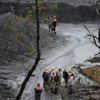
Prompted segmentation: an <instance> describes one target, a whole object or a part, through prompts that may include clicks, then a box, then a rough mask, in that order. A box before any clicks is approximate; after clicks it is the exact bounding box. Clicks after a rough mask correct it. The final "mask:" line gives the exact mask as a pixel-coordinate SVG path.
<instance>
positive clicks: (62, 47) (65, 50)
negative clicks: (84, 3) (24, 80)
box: [22, 24, 97, 100]
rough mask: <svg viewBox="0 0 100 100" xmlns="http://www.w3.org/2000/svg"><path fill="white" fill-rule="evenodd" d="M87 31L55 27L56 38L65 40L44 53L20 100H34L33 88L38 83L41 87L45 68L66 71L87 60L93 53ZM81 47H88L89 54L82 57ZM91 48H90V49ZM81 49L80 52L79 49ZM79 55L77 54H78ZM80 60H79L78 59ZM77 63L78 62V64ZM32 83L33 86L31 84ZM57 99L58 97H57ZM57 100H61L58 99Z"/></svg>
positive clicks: (45, 96)
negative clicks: (59, 67) (59, 37)
mask: <svg viewBox="0 0 100 100" xmlns="http://www.w3.org/2000/svg"><path fill="white" fill-rule="evenodd" d="M88 26H89V28H92V29H93V27H94V26H95V25H88ZM42 27H43V28H45V29H47V28H48V27H47V26H46V25H42ZM96 27H97V26H96ZM87 33H88V32H87V30H86V29H85V28H84V27H83V25H73V24H67V25H66V24H58V26H57V37H58V36H59V35H63V36H64V37H65V38H66V40H65V41H64V43H63V44H62V43H59V41H58V43H59V46H58V47H56V48H52V49H49V50H48V51H46V52H44V53H43V55H42V58H45V59H44V60H42V61H40V63H39V66H38V67H37V69H36V71H35V73H34V74H35V77H31V79H30V81H29V83H28V85H27V87H26V90H25V93H24V95H23V99H22V100H34V99H33V98H34V87H35V86H36V84H37V83H38V82H39V83H40V84H41V86H42V83H43V80H42V77H41V76H42V73H43V71H44V68H45V67H48V68H49V69H50V68H51V67H54V68H55V70H57V68H58V66H61V67H62V69H64V68H65V69H66V70H68V69H69V68H71V67H73V66H74V65H75V64H77V63H82V62H84V60H86V59H87V58H89V57H90V56H91V54H93V53H94V51H93V48H92V47H91V45H90V41H89V40H88V39H86V37H85V36H86V34H87ZM82 47H84V48H85V47H86V48H87V47H88V49H91V51H90V52H91V53H89V54H86V56H85V57H84V55H83V54H84V52H83V54H82V53H81V55H80V52H82V50H83V48H82ZM90 47H91V48H90ZM80 48H82V50H81V49H80ZM77 49H80V50H81V51H79V52H76V51H77ZM78 53H79V54H78ZM78 58H80V59H78ZM78 61H79V62H78ZM32 83H34V84H32ZM62 85H63V79H62ZM54 97H55V95H52V96H49V93H46V92H45V91H44V90H43V93H42V95H41V98H42V100H47V98H48V100H53V98H54ZM58 97H59V96H58ZM58 100H61V98H60V97H59V99H58Z"/></svg>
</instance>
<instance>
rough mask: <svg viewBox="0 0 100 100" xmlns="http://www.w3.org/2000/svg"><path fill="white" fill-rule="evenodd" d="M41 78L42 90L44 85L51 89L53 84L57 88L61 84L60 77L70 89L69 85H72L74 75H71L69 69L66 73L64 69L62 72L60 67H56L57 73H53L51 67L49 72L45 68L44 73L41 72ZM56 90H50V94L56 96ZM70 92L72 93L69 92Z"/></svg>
mask: <svg viewBox="0 0 100 100" xmlns="http://www.w3.org/2000/svg"><path fill="white" fill-rule="evenodd" d="M42 77H43V80H44V82H43V87H44V88H46V85H49V86H50V88H51V87H52V86H53V84H55V85H56V87H57V86H58V85H60V84H61V77H63V78H64V81H65V86H67V85H68V86H69V87H71V86H72V85H71V84H72V83H73V80H74V79H75V77H74V74H73V73H72V71H71V69H69V70H68V72H67V71H66V69H64V70H63V71H62V69H61V67H60V66H59V67H58V70H57V71H54V67H52V69H49V70H48V68H45V71H44V72H43V75H42ZM57 90H58V89H57V88H56V89H55V88H53V89H51V92H53V93H55V94H57ZM69 90H70V88H69ZM70 92H72V91H71V90H70Z"/></svg>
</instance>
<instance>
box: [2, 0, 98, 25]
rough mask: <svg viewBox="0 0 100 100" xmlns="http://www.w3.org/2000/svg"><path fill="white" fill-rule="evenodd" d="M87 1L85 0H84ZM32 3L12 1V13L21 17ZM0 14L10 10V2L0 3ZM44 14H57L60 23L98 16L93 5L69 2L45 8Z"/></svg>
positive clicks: (95, 19)
mask: <svg viewBox="0 0 100 100" xmlns="http://www.w3.org/2000/svg"><path fill="white" fill-rule="evenodd" d="M86 1H87V0H86ZM31 5H32V3H24V4H22V3H18V2H17V3H12V8H13V11H14V14H16V15H18V16H19V15H20V14H22V16H23V17H25V16H26V15H27V12H26V11H25V10H26V8H27V7H31ZM0 7H1V8H0V14H1V15H2V14H5V13H7V12H9V11H10V12H11V7H10V3H2V2H1V3H0ZM43 15H45V16H47V17H48V16H53V15H56V16H57V20H58V22H61V23H77V22H78V23H79V22H87V21H92V22H98V21H99V17H98V15H97V14H96V11H95V6H94V5H90V6H89V5H78V6H76V5H71V4H70V3H68V4H67V3H58V8H57V9H55V10H51V9H46V10H45V11H44V13H43Z"/></svg>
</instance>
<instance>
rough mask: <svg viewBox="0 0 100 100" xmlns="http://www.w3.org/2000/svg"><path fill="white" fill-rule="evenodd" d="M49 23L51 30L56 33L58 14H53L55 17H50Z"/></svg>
mask: <svg viewBox="0 0 100 100" xmlns="http://www.w3.org/2000/svg"><path fill="white" fill-rule="evenodd" d="M47 24H48V27H49V32H52V33H55V34H56V25H57V19H56V16H53V19H52V18H51V17H48V19H47Z"/></svg>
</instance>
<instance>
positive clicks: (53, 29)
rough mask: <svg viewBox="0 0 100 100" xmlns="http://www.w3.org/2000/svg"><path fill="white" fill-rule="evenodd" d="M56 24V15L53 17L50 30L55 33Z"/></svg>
mask: <svg viewBox="0 0 100 100" xmlns="http://www.w3.org/2000/svg"><path fill="white" fill-rule="evenodd" d="M56 24H57V19H56V16H54V17H53V23H52V32H53V33H55V34H56Z"/></svg>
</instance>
